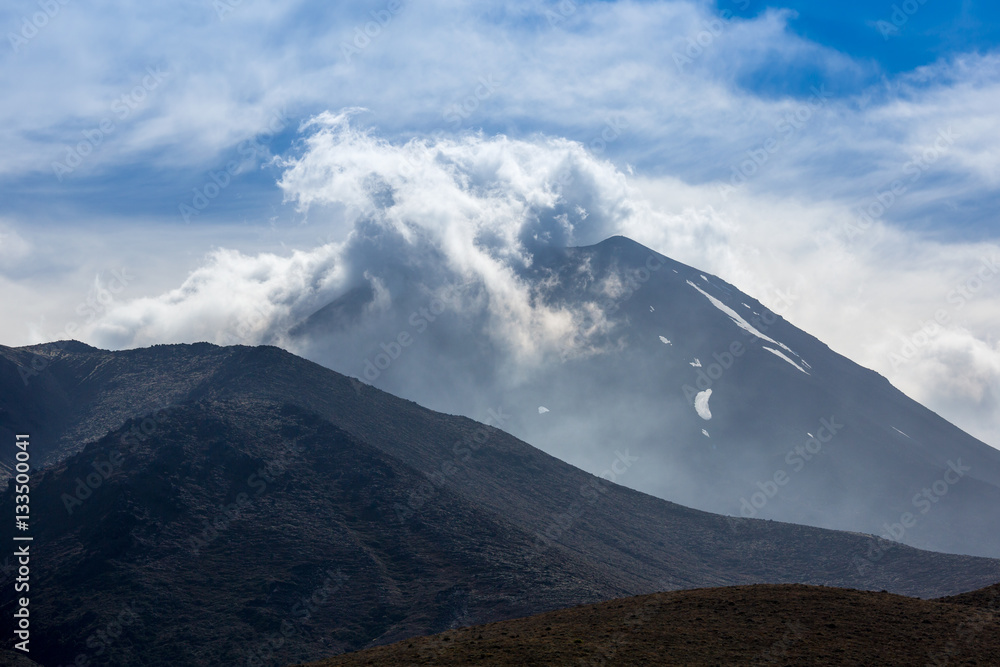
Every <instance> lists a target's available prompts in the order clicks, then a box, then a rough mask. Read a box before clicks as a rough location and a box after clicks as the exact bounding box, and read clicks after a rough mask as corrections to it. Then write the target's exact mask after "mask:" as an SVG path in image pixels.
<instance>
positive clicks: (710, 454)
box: [293, 236, 1000, 557]
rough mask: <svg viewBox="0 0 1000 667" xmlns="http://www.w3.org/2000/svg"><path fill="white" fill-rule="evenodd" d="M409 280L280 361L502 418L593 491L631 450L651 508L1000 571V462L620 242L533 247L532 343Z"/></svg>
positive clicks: (867, 378)
mask: <svg viewBox="0 0 1000 667" xmlns="http://www.w3.org/2000/svg"><path fill="white" fill-rule="evenodd" d="M420 277H421V276H416V275H414V276H409V278H408V279H403V278H402V277H398V278H397V279H393V278H391V277H385V276H383V277H382V278H380V279H378V280H374V281H373V282H372V283H371V284H369V283H363V284H361V285H359V286H357V287H355V288H354V289H352V290H351V291H349V292H348V293H347V294H346V295H345V296H344V297H342V298H339V299H337V300H334V301H332V302H330V303H328V304H326V305H325V306H323V307H322V308H320V309H319V310H318V311H317V312H316V313H315V314H314V315H313V316H311V317H309V318H307V319H305V320H304V321H303V322H302V323H301V324H300V325H299V326H298V327H296V328H295V330H294V337H293V342H294V344H295V345H298V346H299V347H301V349H302V350H303V354H304V355H305V356H307V357H308V358H310V359H313V360H315V361H317V362H319V363H322V364H324V365H326V366H328V367H330V368H334V369H337V370H340V371H342V372H345V373H349V374H353V375H357V376H358V377H360V378H362V379H363V380H364V381H365V382H369V383H372V384H374V385H375V386H378V387H380V388H383V389H385V390H387V391H390V392H392V393H395V394H397V395H400V396H404V397H407V398H413V399H415V400H419V401H420V402H421V403H422V404H425V405H429V406H431V407H434V408H435V409H438V410H442V411H445V412H450V413H458V414H465V415H469V416H475V415H478V414H482V413H483V411H484V410H485V409H487V408H488V407H489V406H492V405H497V404H503V405H504V406H505V409H506V410H507V411H508V413H509V414H510V416H511V417H510V420H509V421H508V423H507V425H506V426H505V428H506V429H508V430H509V431H510V432H511V433H513V434H515V435H517V436H518V437H520V438H522V439H524V440H525V441H527V442H529V443H531V444H533V445H535V446H537V447H539V448H541V449H543V450H544V451H546V452H549V453H550V454H553V455H554V456H557V457H559V458H561V459H563V460H566V461H569V462H570V463H573V464H575V465H578V466H580V467H581V468H583V469H585V470H588V471H590V472H592V473H594V474H600V473H601V472H602V471H603V470H607V469H609V466H611V465H612V464H613V463H614V462H615V461H616V456H617V455H616V452H617V451H619V450H621V449H623V448H627V449H628V451H629V452H630V456H633V457H637V458H638V459H639V460H641V462H642V463H641V465H638V466H633V467H631V468H629V470H628V472H627V473H626V474H622V475H618V476H616V481H617V482H619V483H621V484H624V485H626V486H629V487H632V488H634V489H638V490H641V491H644V492H646V493H650V494H652V495H655V496H657V497H660V498H664V499H667V500H672V501H675V502H679V503H681V504H684V505H687V506H691V507H697V508H699V509H704V510H707V511H712V512H717V513H721V514H728V515H733V516H742V517H748V518H749V517H754V518H770V519H777V520H782V521H790V522H795V523H804V524H809V525H815V526H822V527H827V528H837V529H844V530H854V531H861V532H866V533H876V534H879V535H883V536H884V537H885V538H886V539H892V540H900V541H903V542H905V543H907V544H911V545H914V546H919V547H921V548H927V549H934V550H938V551H948V552H953V553H964V554H975V555H985V556H993V557H996V556H1000V533H997V531H995V530H993V527H994V526H995V524H996V520H997V516H996V508H997V507H1000V451H997V450H996V449H993V448H992V447H989V446H987V445H985V444H984V443H982V442H981V441H979V440H977V439H975V438H974V437H972V436H970V435H968V434H966V433H964V432H963V431H961V430H960V429H958V428H957V427H955V426H954V425H952V424H950V423H949V422H947V421H946V420H944V419H943V418H941V417H940V416H938V415H937V414H935V413H933V412H931V411H930V410H928V409H926V408H925V407H923V406H922V405H920V404H918V403H917V402H915V401H913V400H911V399H910V398H908V397H907V396H905V395H904V394H903V393H901V392H900V391H898V390H897V389H896V388H894V387H893V386H892V385H891V384H890V383H889V382H888V381H887V380H886V379H885V378H883V377H882V376H880V375H878V374H877V373H875V372H873V371H871V370H867V369H865V368H862V367H861V366H859V365H857V364H856V363H854V362H852V361H851V360H850V359H847V358H845V357H844V356H842V355H840V354H837V353H836V352H834V351H832V350H831V349H830V348H829V347H827V346H826V345H824V344H823V343H822V342H821V341H819V340H817V339H816V338H815V337H813V336H811V335H809V334H807V333H805V332H803V331H801V330H800V329H797V328H796V327H795V326H793V325H792V324H791V323H789V322H788V321H786V320H785V319H784V318H783V317H781V316H780V315H779V314H778V313H777V312H774V310H772V309H771V308H769V307H768V305H765V304H764V303H762V302H761V301H758V300H757V299H755V298H753V297H752V296H749V295H747V294H745V293H743V292H741V291H740V290H739V289H737V288H736V287H735V286H733V285H731V284H729V283H727V282H725V281H724V280H721V279H720V278H718V277H716V276H713V275H710V274H708V273H705V272H703V271H699V270H698V269H695V268H692V267H690V266H687V265H684V264H681V263H679V262H676V261H673V260H671V259H669V258H667V257H664V256H663V255H660V254H658V253H656V252H654V251H652V250H650V249H648V248H646V247H644V246H642V245H640V244H638V243H635V242H634V241H631V240H629V239H627V238H624V237H620V236H619V237H613V238H610V239H607V240H606V241H603V242H601V243H598V244H597V245H593V246H588V247H580V248H569V249H554V248H551V247H548V246H542V247H540V248H537V249H535V250H534V252H533V253H532V254H531V255H530V261H526V262H525V263H524V264H523V265H521V266H520V268H519V269H518V273H517V280H518V281H519V282H518V284H520V285H521V286H522V288H523V290H524V291H525V292H526V293H527V294H529V295H530V306H531V307H532V308H533V309H534V312H543V313H545V316H544V317H542V316H537V317H536V320H541V324H537V322H536V324H537V326H536V328H535V329H533V330H532V331H533V332H534V333H530V334H529V333H525V332H521V333H519V332H518V331H502V332H498V328H499V325H497V324H496V322H495V320H493V319H491V318H490V317H489V316H488V315H486V314H484V313H486V312H488V311H489V309H490V307H491V306H490V302H489V299H488V298H487V297H486V296H484V295H483V293H482V292H481V291H480V290H478V288H477V286H476V284H475V283H473V284H453V285H443V286H442V285H439V284H434V285H431V284H426V283H425V282H421V281H420V280H419V278H420ZM380 285H382V286H384V285H388V286H390V287H386V288H385V290H388V291H389V293H391V299H392V306H391V308H388V309H386V308H384V307H382V306H380V305H379V304H380V303H382V302H384V301H385V300H386V299H387V298H388V297H386V296H385V293H384V292H385V290H383V293H382V294H381V296H379V294H378V293H379V290H378V289H376V288H377V287H379V286H380ZM770 297H771V303H770V305H771V307H772V308H774V309H776V310H781V307H780V306H782V305H788V304H787V301H788V300H789V299H791V298H793V297H792V296H790V295H787V294H782V293H780V292H776V293H775V294H772V295H770ZM380 299H381V301H379V300H380ZM782 301H785V302H786V303H784V304H782V303H781V302H782ZM484 303H485V304H486V305H483V304H484ZM830 316H831V317H840V316H841V315H840V314H838V313H836V312H831V314H830ZM560 327H562V328H560ZM553 332H555V333H553ZM560 332H562V334H560ZM560 335H561V337H560ZM546 336H550V337H551V339H552V340H554V341H555V343H551V342H550V343H549V344H546V342H545V341H546V340H548V339H546V338H545V337H546Z"/></svg>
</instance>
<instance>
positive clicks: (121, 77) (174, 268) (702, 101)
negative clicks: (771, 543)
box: [0, 0, 1000, 441]
mask: <svg viewBox="0 0 1000 667" xmlns="http://www.w3.org/2000/svg"><path fill="white" fill-rule="evenodd" d="M998 14H1000V7H998V6H997V5H996V4H995V3H987V2H950V3H946V2H941V1H940V0H926V1H925V2H922V3H921V2H920V0H910V1H909V2H885V3H870V2H868V3H862V2H845V3H838V4H836V5H832V4H830V3H806V2H789V3H783V4H773V3H761V2H755V1H754V0H739V1H738V2H729V1H728V0H722V1H721V2H696V1H673V0H661V1H643V2H581V1H577V0H553V1H550V2H541V3H536V2H519V1H514V2H503V3H500V2H483V3H462V2H455V1H452V0H427V1H426V2H421V3H395V2H389V0H371V1H366V2H357V3H350V4H328V3H319V2H313V1H309V2H302V1H300V2H277V1H276V0H273V1H272V0H183V1H181V2H177V3H171V4H169V5H167V6H158V5H150V4H148V3H138V2H124V1H118V2H110V1H106V2H93V3H89V4H84V3H76V2H73V0H65V2H63V1H61V0H42V1H41V2H37V1H36V2H32V1H28V0H13V1H11V2H7V3H5V4H4V5H3V8H2V9H0V26H2V27H3V34H4V35H5V40H4V43H3V44H0V86H2V89H3V90H4V91H5V94H4V96H3V98H2V99H0V145H2V146H3V150H2V151H0V289H2V290H3V294H4V297H2V298H3V299H4V302H3V304H2V305H3V306H4V308H5V311H6V313H7V314H8V317H7V318H6V324H4V325H3V328H2V329H0V334H2V335H0V338H2V340H0V342H3V343H6V344H24V343H28V342H37V341H39V340H48V339H52V338H61V337H65V325H66V323H67V322H70V321H74V318H77V319H78V316H77V315H76V312H77V308H78V305H79V303H80V301H81V300H84V301H85V300H86V299H87V298H88V294H90V293H91V292H93V291H94V290H95V289H99V286H100V285H101V284H102V283H101V281H102V280H103V279H104V278H102V276H106V275H107V273H108V272H109V271H110V270H111V269H112V268H115V267H121V266H128V267H132V268H133V269H134V271H133V273H134V274H135V275H136V278H135V280H134V282H132V283H131V284H130V285H129V287H128V289H127V290H126V291H125V292H123V293H122V294H121V295H119V296H117V297H116V300H115V303H114V304H113V306H109V307H108V308H107V309H106V312H103V313H102V317H101V318H99V319H98V320H97V321H94V322H87V323H85V327H84V329H83V330H81V331H80V333H79V334H78V335H79V337H82V338H85V339H87V340H89V341H90V342H94V343H98V344H105V345H109V346H111V345H121V346H128V345H134V344H140V343H148V342H169V341H180V340H190V339H195V338H206V337H207V338H211V337H212V335H213V334H212V331H211V330H207V329H206V328H205V325H204V323H196V322H194V321H192V322H191V323H190V326H188V324H186V322H187V320H185V319H184V317H183V316H182V313H181V311H180V310H176V309H183V307H184V303H186V299H188V298H189V295H191V294H198V295H199V298H203V299H204V303H209V302H210V301H211V299H210V298H209V297H210V296H211V295H209V294H208V293H202V292H199V290H202V289H206V290H207V289H208V288H207V287H205V288H202V287H199V286H197V285H207V284H214V283H212V281H211V280H204V281H203V282H199V283H197V285H196V286H194V287H192V283H191V281H192V280H193V278H192V276H195V275H197V276H201V277H204V276H205V275H207V274H210V273H211V272H212V271H213V270H214V269H213V267H215V268H218V267H219V266H221V265H220V264H219V261H218V255H213V254H212V253H218V252H220V251H222V250H225V251H231V252H235V253H240V257H242V258H243V259H241V260H240V261H241V262H245V263H247V264H253V263H254V262H258V263H263V264H266V265H268V266H271V267H274V266H277V265H278V264H280V262H278V263H276V260H272V259H270V257H271V256H274V257H279V258H286V259H287V258H289V257H292V255H293V253H295V252H299V253H305V254H306V255H308V254H309V253H316V252H319V251H318V250H317V248H319V247H320V246H322V245H324V244H325V243H328V242H334V243H336V242H343V241H344V240H345V239H346V238H347V237H348V235H349V234H350V233H351V229H352V226H351V215H352V214H351V208H350V207H351V201H352V200H351V196H352V192H353V191H351V190H350V189H348V190H344V191H339V190H336V189H335V188H333V186H332V185H331V184H330V183H324V182H322V179H324V178H325V179H328V180H329V179H332V177H331V174H338V173H346V172H345V171H344V169H348V168H361V167H360V166H359V165H364V168H365V169H371V170H373V173H380V171H379V170H383V169H389V167H386V165H385V163H384V162H380V161H379V160H380V159H381V158H378V159H376V158H377V157H378V156H382V157H385V156H386V155H390V154H393V153H392V151H393V150H398V149H399V147H401V146H403V145H405V144H406V142H408V141H410V140H413V139H420V140H423V141H425V142H428V143H429V144H430V145H435V143H437V144H440V145H444V144H442V143H441V142H459V143H458V144H456V145H457V146H459V147H458V148H454V147H453V148H454V150H456V151H459V152H461V151H469V152H471V153H476V152H477V151H487V152H488V151H489V150H494V149H496V150H500V149H498V148H497V146H498V144H496V142H495V141H494V139H495V138H496V137H497V136H498V135H504V136H506V137H508V138H509V139H510V140H511V141H516V142H522V143H520V144H516V150H514V149H513V148H512V149H511V150H512V151H513V153H512V157H510V159H511V160H513V161H515V162H518V161H519V160H527V161H528V162H527V163H530V164H532V165H536V167H537V165H542V164H547V162H546V160H552V159H556V156H558V155H562V156H564V157H565V155H566V153H565V151H566V150H568V149H565V147H564V146H563V145H562V144H553V143H552V140H560V141H561V140H567V141H570V142H576V145H579V146H580V147H581V148H582V149H583V150H584V151H586V153H587V154H588V155H589V158H587V159H588V160H590V162H588V163H587V164H588V165H589V166H588V169H589V168H593V169H594V170H595V171H594V173H598V172H600V173H602V174H606V177H607V179H608V180H607V182H606V183H603V185H602V187H603V186H606V188H605V190H602V192H617V193H626V194H620V196H622V197H625V198H626V200H627V201H628V207H630V210H634V211H639V212H641V215H640V214H638V213H637V214H636V216H635V217H634V219H633V218H630V219H628V220H621V221H619V222H618V223H616V224H617V226H614V225H603V226H602V225H596V224H591V225H589V226H587V225H583V224H582V223H581V224H580V225H579V226H578V229H577V230H576V232H575V234H576V236H575V237H574V238H575V241H577V242H580V243H584V242H594V241H597V240H600V238H599V237H600V236H601V235H602V234H611V233H628V234H629V235H631V236H633V237H635V238H636V239H637V240H639V241H641V242H644V243H647V244H649V245H652V246H654V247H655V248H656V249H657V250H660V251H662V252H665V253H667V254H671V255H673V256H675V257H676V258H677V259H679V260H681V261H685V262H687V263H690V264H694V265H697V266H699V267H702V268H704V269H705V270H706V271H711V272H713V273H716V274H718V275H721V276H723V277H724V278H726V279H728V280H731V281H732V282H734V283H736V284H737V285H739V286H740V287H741V288H743V289H744V290H746V291H748V292H750V293H755V294H763V293H765V292H767V291H768V290H770V289H773V288H776V287H782V286H785V287H789V286H794V287H795V288H796V289H797V290H798V291H799V292H800V293H801V295H802V296H801V298H800V299H798V300H797V302H796V305H795V306H794V308H793V309H792V311H791V312H789V313H788V314H787V315H786V316H788V317H789V318H790V319H791V320H792V321H793V322H794V323H796V324H797V325H799V326H801V327H802V328H805V329H806V330H808V331H810V332H811V333H814V334H816V335H817V336H819V337H820V338H822V339H823V340H825V341H827V342H828V343H830V344H831V345H832V346H833V347H834V348H835V349H837V350H839V351H842V352H844V353H845V354H848V356H851V357H852V358H854V359H855V360H857V361H859V362H860V363H863V364H865V365H867V366H870V367H872V368H875V369H876V370H878V371H879V372H882V373H883V374H885V375H887V376H888V377H890V379H891V380H893V382H895V383H896V384H897V385H898V386H900V387H901V388H903V389H904V390H905V391H907V392H908V393H910V394H911V395H913V396H914V397H916V398H918V399H919V400H922V401H924V402H925V403H927V404H928V405H930V406H931V407H933V408H934V409H937V410H939V411H942V412H943V413H945V414H946V416H949V417H950V418H952V419H953V420H955V421H957V422H959V423H960V424H961V425H963V426H964V427H966V428H968V429H969V430H971V431H973V432H975V433H976V434H977V435H979V436H980V437H983V438H986V439H988V438H990V437H994V436H995V434H996V433H997V431H998V429H1000V343H998V335H1000V334H998V332H997V328H996V327H997V319H996V313H997V312H1000V309H998V306H1000V279H998V280H996V281H987V282H986V284H984V285H983V286H982V287H981V288H980V289H977V290H976V292H975V295H974V298H970V299H968V300H967V302H966V303H965V304H963V307H962V308H961V309H960V311H956V312H954V313H953V315H954V317H953V318H952V320H951V322H950V323H949V328H948V329H947V331H946V332H945V333H944V334H942V335H940V336H936V337H935V339H934V341H933V344H930V345H927V346H925V347H923V348H921V350H920V351H919V354H918V356H917V358H914V359H912V360H907V363H905V364H902V365H900V364H894V363H892V361H891V359H892V355H893V350H896V349H898V348H899V345H900V342H899V341H900V340H901V339H903V338H906V337H907V336H909V335H911V334H912V332H913V331H914V330H915V329H916V328H919V327H920V326H921V323H922V322H924V321H926V320H927V318H928V317H931V316H932V315H933V314H934V313H935V312H936V311H937V310H940V308H941V307H942V306H944V307H949V308H950V307H951V305H950V304H949V299H948V297H949V294H951V293H952V292H953V290H954V289H955V288H956V287H957V286H960V285H962V284H964V281H966V280H967V276H968V275H973V274H974V272H975V271H976V267H977V266H978V262H980V261H982V258H984V257H986V258H989V257H992V256H993V255H994V254H1000V239H998V236H1000V225H998V224H996V223H997V219H996V210H997V206H996V204H997V197H998V185H1000V132H998V129H1000V127H998V119H997V109H998V108H1000V71H998V65H1000V53H998V45H997V42H998V40H1000V20H998V19H1000V16H998ZM366 30H367V31H368V34H367V35H366V34H365V31H366ZM355 107H358V108H363V110H360V111H356V112H353V113H352V115H351V116H350V121H349V126H350V127H351V128H353V130H350V131H354V130H358V131H360V130H367V131H368V132H370V133H371V136H372V137H375V138H377V141H374V140H373V143H365V142H362V141H353V140H352V141H353V143H351V142H349V141H347V139H345V137H347V136H348V135H347V134H344V133H349V130H345V129H344V127H346V126H338V127H339V128H341V129H339V130H337V131H338V132H341V133H342V135H341V136H340V138H338V139H331V140H330V142H331V145H333V146H337V147H339V148H337V149H336V150H341V149H345V146H348V145H349V146H351V147H352V148H351V150H362V149H361V148H358V147H359V146H365V147H366V148H365V149H364V150H368V151H370V152H373V153H372V155H368V156H361V155H360V154H359V155H356V156H354V157H352V158H351V160H353V161H351V162H350V164H348V165H347V166H346V167H345V165H344V164H340V162H343V161H344V160H346V159H347V158H345V157H343V156H342V155H339V154H337V152H336V150H334V149H330V148H329V147H326V148H323V149H322V150H321V149H320V148H318V147H317V145H316V144H315V142H314V143H310V139H311V138H314V137H315V136H316V133H317V132H319V133H321V132H323V131H324V130H322V129H319V128H322V127H325V126H323V125H322V124H319V125H316V124H313V125H308V122H309V120H310V119H312V118H315V117H316V116H317V115H319V114H323V113H324V112H330V113H331V114H334V115H336V114H339V113H341V112H342V110H345V109H350V108H355ZM345 142H347V143H345ZM491 142H492V143H491ZM449 145H450V144H449ZM393 147H395V148H393ZM449 150H451V149H449ZM503 150H507V149H503ZM324 151H326V152H324ZM330 151H333V152H330ZM560 151H562V152H560ZM570 152H572V151H570ZM82 153H86V154H85V155H84V154H82ZM545 156H548V157H547V158H546V157H545ZM755 156H756V158H755ZM573 159H574V160H576V159H578V158H577V157H574V158H573ZM579 159H582V158H579ZM77 161H78V163H77ZM338 161H339V162H338ZM527 163H526V164H527ZM518 164H520V162H518ZM323 165H326V166H323ZM600 165H603V166H600ZM307 166H308V169H307V168H306V167H307ZM296 167H299V169H298V170H296ZM334 167H336V168H335V169H334ZM605 168H607V169H610V170H611V171H608V172H605V171H602V170H604V169H605ZM338 170H339V171H338ZM307 173H308V174H319V176H316V177H315V178H314V180H308V179H306V178H305V177H303V176H302V174H307ZM316 178H318V179H319V180H315V179H316ZM333 180H335V179H333ZM894 184H895V186H896V189H897V190H898V193H897V194H892V190H893V187H894ZM522 185H523V184H521V185H517V187H522ZM345 187H347V186H345ZM352 187H353V186H352ZM524 187H528V186H524ZM532 187H534V186H532ZM543 189H544V188H543ZM535 194H537V193H534V194H531V195H530V196H535ZM209 195H211V196H209ZM525 196H529V195H528V194H525ZM609 196H611V195H609ZM618 196H619V195H618V194H616V195H614V197H618ZM199 197H200V198H201V199H199ZM880 202H881V203H880ZM885 202H888V205H887V206H882V203H885ZM198 204H204V206H200V207H199V206H197V205H198ZM192 210H195V211H197V213H196V214H193V213H192ZM865 211H875V212H876V213H877V214H876V215H875V216H874V217H873V218H866V217H865ZM428 224H430V223H428ZM852 230H853V231H852ZM289 261H290V260H289ZM293 263H294V262H293ZM289 270H291V269H289ZM251 273H252V272H251ZM230 277H231V278H232V276H230ZM199 280H202V278H199ZM233 280H236V279H235V278H233ZM220 289H221V288H220ZM226 289H230V290H233V291H235V292H236V293H239V292H240V290H241V289H242V288H241V286H240V284H233V285H229V286H228V287H226ZM246 289H247V290H248V292H247V294H251V293H255V292H253V290H252V288H251V287H250V286H248V287H247V288H246ZM286 292H287V289H286V290H284V291H282V293H283V294H284V293H286ZM192 298H193V297H192ZM218 298H219V299H220V301H221V302H222V303H221V305H220V306H219V310H220V311H224V312H227V313H229V315H228V316H232V317H238V315H239V313H236V312H231V313H230V312H229V311H228V310H226V309H227V308H242V307H247V308H252V307H254V306H251V305H245V304H249V303H250V301H251V300H250V297H249V296H248V297H247V301H241V300H240V299H232V298H229V297H227V296H224V295H218ZM310 298H313V297H310ZM199 303H202V302H201V301H199ZM150 304H153V305H150ZM241 304H244V305H241ZM845 304H849V305H848V306H847V307H845ZM154 305H155V307H154ZM272 305H273V306H274V312H279V311H280V310H281V308H283V307H284V306H283V305H281V304H279V303H277V302H275V303H274V304H272ZM206 308H207V306H206ZM192 312H193V311H192ZM198 312H202V311H198ZM158 318H165V320H164V322H166V320H169V321H170V323H169V325H168V324H167V323H160V320H159V319H158ZM109 332H113V333H109ZM220 340H221V338H220ZM995 440H997V441H1000V437H996V438H995Z"/></svg>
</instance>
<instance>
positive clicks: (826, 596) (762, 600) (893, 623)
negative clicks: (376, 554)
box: [309, 585, 1000, 667]
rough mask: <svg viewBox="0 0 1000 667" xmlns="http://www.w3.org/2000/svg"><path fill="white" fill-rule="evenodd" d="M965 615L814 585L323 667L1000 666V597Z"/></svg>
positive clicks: (717, 594) (753, 591) (663, 603)
mask: <svg viewBox="0 0 1000 667" xmlns="http://www.w3.org/2000/svg"><path fill="white" fill-rule="evenodd" d="M992 599H993V606H992V607H981V608H975V607H965V608H962V606H961V605H958V604H946V603H945V601H944V600H941V601H926V600H915V599H912V598H905V597H901V596H898V595H889V594H886V593H865V592H860V591H851V590H843V589H836V588H817V587H811V586H795V585H792V586H738V587H733V588H710V589H705V590H694V591H681V592H674V593H655V594H653V595H644V596H640V597H634V598H626V599H622V600H611V601H610V602H602V603H599V604H594V605H585V606H580V607H575V608H573V609H563V610H560V611H554V612H549V613H547V614H539V615H538V616H532V617H529V618H522V619H517V620H512V621H503V622H500V623H491V624H489V625H481V626H475V627H471V628H461V629H459V630H452V631H449V632H445V633H442V634H439V635H434V636H431V637H420V638H417V639H412V640H405V641H402V642H398V643H396V644H392V645H390V646H382V647H378V648H372V649H368V650H365V651H360V652H358V653H351V654H348V655H344V656H340V657H337V658H331V659H329V660H323V661H321V662H316V663H313V664H312V665H310V666H309V667H351V666H353V665H372V666H374V667H391V666H393V665H409V664H433V665H528V664H539V665H581V664H590V665H594V664H602V665H603V664H615V665H654V664H660V665H663V664H670V665H680V664H683V665H693V664H697V665H768V664H782V665H785V664H788V665H791V664H795V665H803V664H809V665H844V664H850V665H924V664H926V665H945V664H965V665H996V664H1000V615H998V611H1000V604H998V603H1000V598H997V597H996V596H995V595H994V596H993V598H992Z"/></svg>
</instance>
